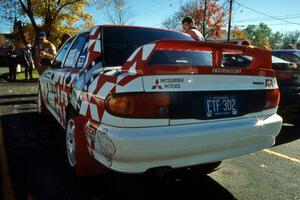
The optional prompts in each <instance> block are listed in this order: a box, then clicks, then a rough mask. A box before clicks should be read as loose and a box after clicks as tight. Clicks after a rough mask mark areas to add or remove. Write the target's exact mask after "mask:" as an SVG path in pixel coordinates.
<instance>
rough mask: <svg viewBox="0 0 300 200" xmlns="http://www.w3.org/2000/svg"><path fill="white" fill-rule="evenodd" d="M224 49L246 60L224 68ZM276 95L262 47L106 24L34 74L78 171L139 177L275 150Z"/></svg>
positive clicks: (42, 105)
mask: <svg viewBox="0 0 300 200" xmlns="http://www.w3.org/2000/svg"><path fill="white" fill-rule="evenodd" d="M230 53H232V54H240V55H242V56H248V57H251V58H252V59H251V62H249V65H248V66H243V67H238V66H225V67H224V65H223V64H222V57H223V55H225V54H226V55H228V54H230ZM43 62H44V63H48V61H47V60H45V61H43ZM279 98H280V93H279V90H278V86H277V81H276V77H275V72H274V71H273V70H272V61H271V52H270V51H268V50H264V49H258V48H251V47H245V46H238V45H231V44H218V43H211V42H196V41H193V40H192V39H191V38H190V37H189V36H188V35H185V34H182V33H179V32H174V31H170V30H162V29H153V28H146V27H133V26H108V25H105V26H96V27H94V28H92V29H91V30H90V31H88V32H83V33H80V34H77V35H75V36H74V37H72V38H70V39H69V40H68V41H67V42H66V43H65V45H64V46H63V47H62V49H61V50H60V51H59V52H58V54H57V56H56V58H55V60H54V61H53V62H52V64H51V65H50V66H49V68H48V70H47V71H45V72H44V73H43V74H42V76H41V77H40V79H39V93H38V110H39V112H40V113H41V114H46V113H47V112H48V113H51V114H52V115H53V116H54V117H55V118H56V119H57V120H58V122H59V123H60V124H61V125H62V127H63V128H65V130H66V150H67V155H68V161H69V163H70V165H71V166H72V167H76V169H77V173H78V175H87V174H92V173H95V172H104V171H106V170H108V169H111V170H115V171H119V172H125V173H143V172H145V171H148V170H150V169H159V168H170V169H171V168H174V169H176V168H187V167H191V166H199V165H203V164H209V163H216V162H219V161H221V160H224V159H227V158H232V157H236V156H240V155H244V154H248V153H251V152H256V151H259V150H261V149H264V148H266V147H270V146H272V145H273V144H274V141H275V137H276V136H277V134H278V133H279V131H280V129H281V125H282V118H281V117H280V116H278V115H277V114H276V111H277V106H278V103H279Z"/></svg>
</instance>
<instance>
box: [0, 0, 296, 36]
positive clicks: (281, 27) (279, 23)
mask: <svg viewBox="0 0 300 200" xmlns="http://www.w3.org/2000/svg"><path fill="white" fill-rule="evenodd" d="M127 1H128V5H129V7H130V10H131V12H132V13H133V14H134V17H133V19H132V20H131V23H132V24H134V25H141V26H153V27H162V22H163V21H164V20H165V19H166V18H167V17H169V16H171V15H172V14H174V13H175V12H176V11H178V10H179V8H180V5H182V4H184V3H185V2H188V1H191V0H143V1H141V0H127ZM234 2H236V3H234V13H233V17H232V19H233V22H232V24H233V25H237V26H239V27H241V28H245V27H246V26H247V25H249V24H259V23H260V22H263V23H266V24H267V25H268V26H269V27H270V28H272V29H273V31H281V32H288V31H294V30H300V10H299V8H300V0H285V1H283V0H234ZM85 10H86V11H87V12H89V13H90V14H92V15H93V16H94V17H95V20H96V21H95V24H109V23H110V22H109V20H108V18H107V16H105V12H104V11H103V10H98V9H96V8H95V7H89V8H85ZM8 32H10V27H9V26H8V24H6V23H4V22H3V21H2V22H1V24H0V33H8Z"/></svg>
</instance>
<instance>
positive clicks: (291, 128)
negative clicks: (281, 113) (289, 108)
mask: <svg viewBox="0 0 300 200" xmlns="http://www.w3.org/2000/svg"><path fill="white" fill-rule="evenodd" d="M298 139H300V114H299V115H295V116H292V117H288V118H284V122H283V126H282V128H281V131H280V133H279V135H278V136H277V138H276V143H275V146H278V145H282V144H285V143H289V142H293V141H295V140H298Z"/></svg>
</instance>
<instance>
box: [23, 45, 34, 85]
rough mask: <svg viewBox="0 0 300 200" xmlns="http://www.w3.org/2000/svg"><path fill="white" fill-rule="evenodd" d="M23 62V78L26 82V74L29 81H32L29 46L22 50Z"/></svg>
mask: <svg viewBox="0 0 300 200" xmlns="http://www.w3.org/2000/svg"><path fill="white" fill-rule="evenodd" d="M24 60H25V78H26V80H28V74H29V77H30V80H33V77H32V70H33V57H32V53H31V44H27V45H26V46H25V50H24Z"/></svg>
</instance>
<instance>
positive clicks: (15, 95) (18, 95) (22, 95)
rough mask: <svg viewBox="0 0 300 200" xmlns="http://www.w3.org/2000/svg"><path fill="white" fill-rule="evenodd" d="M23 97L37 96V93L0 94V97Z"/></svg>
mask: <svg viewBox="0 0 300 200" xmlns="http://www.w3.org/2000/svg"><path fill="white" fill-rule="evenodd" d="M25 97H37V94H11V95H0V99H14V98H25Z"/></svg>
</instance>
